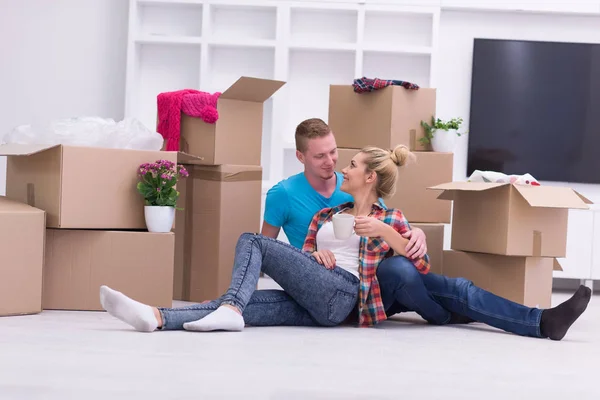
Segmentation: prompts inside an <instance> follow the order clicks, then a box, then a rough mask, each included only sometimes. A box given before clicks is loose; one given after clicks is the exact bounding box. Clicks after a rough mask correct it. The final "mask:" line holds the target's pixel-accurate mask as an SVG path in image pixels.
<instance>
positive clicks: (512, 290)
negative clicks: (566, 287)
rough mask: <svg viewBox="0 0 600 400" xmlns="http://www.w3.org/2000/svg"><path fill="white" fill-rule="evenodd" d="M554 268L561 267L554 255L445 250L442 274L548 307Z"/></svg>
mask: <svg viewBox="0 0 600 400" xmlns="http://www.w3.org/2000/svg"><path fill="white" fill-rule="evenodd" d="M553 270H561V267H560V265H559V264H558V262H557V261H556V259H553V258H544V257H518V256H517V257H514V256H500V255H494V254H483V253H466V252H461V251H452V250H450V251H444V264H443V274H444V275H445V276H447V277H449V278H465V279H468V280H470V281H472V282H473V284H475V286H479V287H480V288H482V289H484V290H487V291H488V292H491V293H493V294H495V295H497V296H500V297H504V298H505V299H508V300H511V301H514V302H515V303H519V304H523V305H525V306H528V307H541V308H549V307H551V305H552V271H553Z"/></svg>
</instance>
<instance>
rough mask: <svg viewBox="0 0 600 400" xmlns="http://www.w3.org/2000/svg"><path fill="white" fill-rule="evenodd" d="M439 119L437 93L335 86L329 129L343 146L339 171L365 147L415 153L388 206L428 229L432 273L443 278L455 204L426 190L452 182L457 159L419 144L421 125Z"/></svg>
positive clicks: (402, 171)
mask: <svg viewBox="0 0 600 400" xmlns="http://www.w3.org/2000/svg"><path fill="white" fill-rule="evenodd" d="M435 114H436V90H435V89H428V88H420V89H419V90H408V89H405V88H404V87H402V86H388V87H386V88H383V89H379V90H375V91H373V92H368V93H360V94H359V93H355V92H354V89H353V87H352V85H331V86H330V91H329V121H328V124H329V127H330V128H331V130H332V131H333V132H334V134H335V137H336V141H337V145H338V154H339V156H338V163H337V169H338V170H339V171H341V170H342V169H343V168H344V167H346V166H348V165H349V163H350V160H351V159H352V157H353V156H354V155H355V154H356V153H357V152H358V150H359V149H361V148H362V147H365V146H377V147H380V148H384V149H393V148H394V147H395V146H396V145H399V144H404V145H407V146H408V147H409V148H410V150H411V151H413V152H414V153H415V155H416V158H417V161H416V163H412V164H408V165H406V166H405V167H403V168H400V172H399V178H398V183H397V190H396V194H395V195H394V196H393V197H391V198H389V199H385V203H386V205H387V206H388V207H393V208H398V209H400V210H402V212H403V213H404V215H405V217H406V218H407V220H408V221H409V222H410V224H411V226H412V227H419V228H421V229H423V231H424V232H425V234H426V235H427V245H428V253H429V256H430V259H431V267H432V271H433V272H437V273H441V271H442V252H443V246H444V224H447V223H450V217H451V203H450V202H444V201H440V200H437V193H435V192H432V191H430V190H427V188H428V187H430V186H435V185H438V184H441V183H446V182H450V181H452V171H453V154H452V153H439V152H433V151H430V150H431V149H430V146H429V145H424V144H423V143H422V142H421V141H420V140H419V139H421V138H422V137H424V136H425V132H424V129H423V128H422V127H421V121H431V117H432V116H434V115H435Z"/></svg>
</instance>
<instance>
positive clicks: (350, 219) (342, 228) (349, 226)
mask: <svg viewBox="0 0 600 400" xmlns="http://www.w3.org/2000/svg"><path fill="white" fill-rule="evenodd" d="M332 222H333V234H334V236H335V238H336V239H338V240H345V239H348V238H349V237H350V236H352V233H353V232H354V216H353V215H350V214H335V215H334V216H333V219H332Z"/></svg>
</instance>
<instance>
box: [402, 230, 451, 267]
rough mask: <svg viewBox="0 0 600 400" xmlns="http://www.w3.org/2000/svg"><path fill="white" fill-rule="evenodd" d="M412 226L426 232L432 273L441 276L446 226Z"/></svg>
mask: <svg viewBox="0 0 600 400" xmlns="http://www.w3.org/2000/svg"><path fill="white" fill-rule="evenodd" d="M410 226H411V228H421V229H422V230H423V232H425V236H426V238H427V254H428V255H429V265H430V268H431V269H430V271H431V272H433V273H436V274H441V273H442V271H443V263H444V224H410Z"/></svg>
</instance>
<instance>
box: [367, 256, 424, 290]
mask: <svg viewBox="0 0 600 400" xmlns="http://www.w3.org/2000/svg"><path fill="white" fill-rule="evenodd" d="M377 279H378V280H379V281H380V282H381V281H388V282H389V281H395V283H396V285H411V284H413V283H416V282H417V280H418V279H421V277H420V276H419V271H417V269H416V268H415V266H414V264H413V263H412V261H410V260H409V259H408V258H406V257H404V256H394V257H390V258H387V259H385V260H384V261H382V262H381V264H379V267H377Z"/></svg>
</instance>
